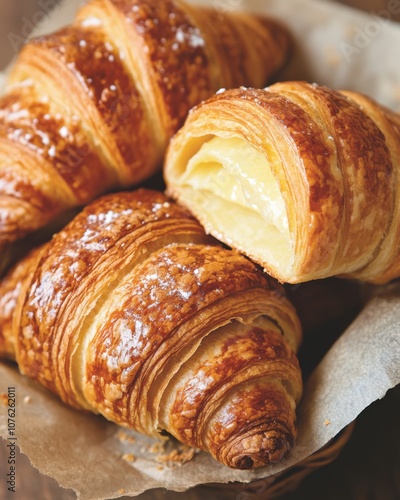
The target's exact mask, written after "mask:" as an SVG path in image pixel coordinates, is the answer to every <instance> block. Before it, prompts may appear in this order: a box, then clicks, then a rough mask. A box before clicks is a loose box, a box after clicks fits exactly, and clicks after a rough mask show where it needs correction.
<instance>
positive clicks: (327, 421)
mask: <svg viewBox="0 0 400 500" xmlns="http://www.w3.org/2000/svg"><path fill="white" fill-rule="evenodd" d="M330 423H331V421H330V420H328V419H326V420H325V422H324V425H325V427H328V425H330Z"/></svg>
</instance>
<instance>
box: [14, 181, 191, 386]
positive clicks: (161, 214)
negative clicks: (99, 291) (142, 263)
mask: <svg viewBox="0 0 400 500" xmlns="http://www.w3.org/2000/svg"><path fill="white" fill-rule="evenodd" d="M174 215H175V216H176V217H180V218H181V219H185V218H186V219H190V216H189V215H188V214H187V213H186V212H185V210H184V209H180V208H179V207H177V206H175V205H173V208H171V206H170V205H169V202H168V200H167V199H166V198H165V197H164V195H163V194H162V193H155V192H152V194H146V192H143V191H138V192H134V193H120V194H119V195H118V196H110V197H105V198H102V199H100V200H99V201H97V202H95V203H94V204H93V206H90V207H88V208H86V209H84V210H83V211H82V212H81V213H80V214H79V215H78V216H77V217H76V218H75V219H74V220H73V222H72V223H70V224H69V225H68V226H67V227H66V229H65V230H63V231H61V232H60V233H58V234H57V235H56V236H55V237H54V238H53V240H52V241H51V243H50V245H49V246H48V248H47V250H46V252H45V254H44V255H43V256H42V259H41V261H40V263H39V264H38V266H37V269H36V271H35V273H34V274H33V276H32V279H31V282H30V286H29V290H28V292H27V296H26V297H25V301H24V314H23V316H22V317H21V325H20V328H21V335H20V337H19V342H20V343H21V344H23V345H25V346H26V347H25V350H22V349H21V353H23V352H24V353H25V355H24V356H27V355H28V357H26V358H24V359H23V357H22V354H21V356H20V358H19V360H18V362H19V365H20V367H21V368H22V369H23V370H24V371H25V372H26V373H29V374H30V375H31V376H34V377H38V378H39V379H40V380H41V382H42V383H43V384H45V385H47V386H48V387H49V388H50V389H51V390H53V391H56V390H57V389H56V386H55V383H56V377H55V375H54V373H52V370H53V369H56V365H57V356H58V355H59V349H60V345H59V343H60V342H62V341H64V340H65V339H63V338H62V336H63V333H62V332H60V331H57V328H58V323H59V322H60V321H62V320H63V313H64V314H65V312H64V307H65V304H66V303H67V301H68V300H70V299H71V297H73V294H74V293H75V292H76V291H77V289H78V287H79V285H80V284H81V283H84V285H85V286H86V287H88V286H89V283H88V282H84V280H85V279H90V273H91V272H93V269H95V267H96V265H97V263H98V262H99V261H100V260H101V259H102V258H104V256H105V255H106V254H107V252H110V253H111V252H112V251H113V250H114V248H118V249H119V252H120V253H121V252H124V246H125V245H126V239H127V238H129V237H131V238H135V236H137V233H136V234H135V231H136V232H139V234H140V232H146V231H147V228H146V226H147V225H151V224H152V223H155V222H162V221H164V220H167V221H168V220H171V224H172V223H173V219H174V217H173V216H174ZM110 279H112V275H111V276H110ZM64 320H68V317H65V316H64ZM56 339H58V340H57V342H56ZM32 341H33V342H34V346H35V348H34V351H30V350H29V348H28V346H30V345H31V342H32ZM50 341H51V342H50ZM53 344H54V345H53ZM29 353H30V355H29ZM32 357H33V358H34V359H39V360H44V361H45V367H46V370H43V367H41V366H40V364H38V365H36V363H34V359H32Z"/></svg>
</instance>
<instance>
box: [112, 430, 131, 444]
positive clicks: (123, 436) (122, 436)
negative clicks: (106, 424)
mask: <svg viewBox="0 0 400 500" xmlns="http://www.w3.org/2000/svg"><path fill="white" fill-rule="evenodd" d="M115 437H116V438H117V439H118V440H119V441H120V442H121V443H129V444H134V443H135V441H136V440H135V438H134V436H132V435H131V434H128V433H127V432H125V431H123V430H119V431H118V432H117V433H116V434H115Z"/></svg>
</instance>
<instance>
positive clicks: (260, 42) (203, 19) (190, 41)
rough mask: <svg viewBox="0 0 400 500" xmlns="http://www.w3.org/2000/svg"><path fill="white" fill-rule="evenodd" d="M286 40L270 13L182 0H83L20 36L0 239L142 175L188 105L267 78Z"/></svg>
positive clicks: (0, 176) (4, 120) (3, 165)
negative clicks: (64, 18) (37, 31)
mask: <svg viewBox="0 0 400 500" xmlns="http://www.w3.org/2000/svg"><path fill="white" fill-rule="evenodd" d="M217 33H218V35H217ZM288 46H289V36H288V34H287V32H286V30H285V29H284V28H282V27H281V26H280V25H278V24H276V23H275V22H273V21H269V20H266V19H262V18H256V17H252V16H250V15H246V14H238V13H236V14H235V13H226V14H221V12H219V11H218V10H216V9H211V8H210V9H205V8H200V7H195V6H191V5H190V4H185V3H184V2H182V1H180V0H163V1H162V2H161V1H159V0H92V1H90V2H89V3H87V4H86V5H84V6H83V7H82V8H81V9H80V10H79V12H78V13H77V16H76V19H75V21H74V23H73V24H71V25H70V26H68V27H66V28H63V29H61V30H60V31H58V32H56V33H53V34H50V35H47V36H42V37H40V38H37V39H35V40H32V41H31V42H29V43H28V44H27V45H26V46H25V47H24V48H23V50H22V52H21V54H20V55H19V57H18V59H17V61H16V64H15V67H14V69H13V71H12V72H11V76H10V84H9V87H8V90H7V93H6V94H5V95H4V96H3V97H2V98H1V99H0V250H1V248H2V247H4V246H5V245H7V244H8V243H10V242H13V241H15V240H17V239H19V238H21V237H23V236H24V235H25V234H28V233H29V232H31V231H34V230H36V229H38V228H40V227H43V226H44V225H46V224H47V223H48V222H49V221H50V220H52V219H53V218H54V217H55V216H56V215H57V214H59V213H60V212H62V211H64V210H66V209H68V208H70V207H74V206H81V205H84V204H86V203H88V202H89V201H91V200H92V199H94V198H95V197H97V196H99V195H100V194H103V193H105V192H107V191H110V190H116V189H121V188H123V187H127V186H132V185H134V184H137V183H139V182H141V181H143V180H144V179H146V178H148V177H150V176H151V175H152V174H154V173H155V172H156V171H157V170H158V169H159V168H160V166H161V162H162V158H163V155H164V152H165V149H166V146H167V143H168V140H169V138H170V137H171V135H172V134H173V133H175V132H176V130H177V129H178V128H179V127H180V126H181V125H182V123H183V121H184V119H185V118H186V115H187V113H188V111H189V110H190V109H191V107H192V106H194V105H195V104H197V103H199V102H200V101H201V100H203V99H205V98H208V97H210V96H211V95H212V94H213V93H214V92H216V91H217V90H218V89H219V88H221V87H229V88H231V87H236V86H239V85H242V84H245V85H254V86H260V85H263V84H265V83H266V80H267V79H268V78H269V76H270V75H271V73H273V72H274V71H276V70H277V69H278V68H279V67H280V66H281V65H282V64H283V62H284V61H285V59H286V57H287V53H288Z"/></svg>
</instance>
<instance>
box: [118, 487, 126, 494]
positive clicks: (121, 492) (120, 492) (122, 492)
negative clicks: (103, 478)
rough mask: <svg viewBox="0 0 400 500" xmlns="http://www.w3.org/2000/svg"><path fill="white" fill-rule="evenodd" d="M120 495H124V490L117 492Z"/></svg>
mask: <svg viewBox="0 0 400 500" xmlns="http://www.w3.org/2000/svg"><path fill="white" fill-rule="evenodd" d="M117 493H119V494H120V495H123V494H124V493H125V490H124V489H123V488H121V489H120V490H118V492H117Z"/></svg>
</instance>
